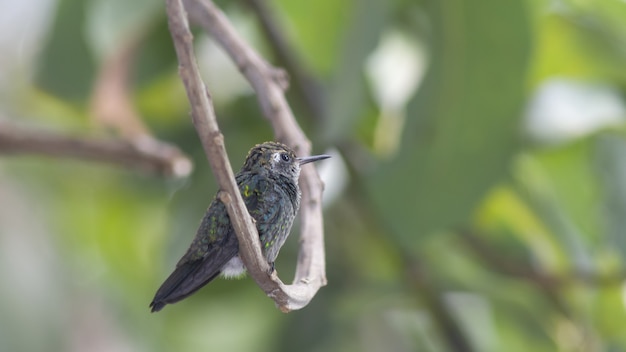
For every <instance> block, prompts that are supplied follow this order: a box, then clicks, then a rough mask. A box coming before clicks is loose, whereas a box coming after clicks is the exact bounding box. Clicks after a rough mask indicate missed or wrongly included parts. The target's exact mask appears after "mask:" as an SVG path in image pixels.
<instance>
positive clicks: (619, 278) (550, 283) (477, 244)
mask: <svg viewBox="0 0 626 352" xmlns="http://www.w3.org/2000/svg"><path fill="white" fill-rule="evenodd" d="M459 234H460V239H461V240H462V241H463V243H464V244H465V246H466V247H467V248H468V249H470V250H471V251H472V252H474V253H475V254H476V258H478V259H479V260H480V261H481V262H483V264H485V265H486V266H487V267H488V268H489V269H491V270H494V271H496V272H499V273H501V274H504V275H508V276H513V277H516V278H520V279H523V280H526V281H529V282H531V283H534V284H535V285H537V286H541V287H547V288H550V289H560V288H564V287H567V286H570V285H573V284H575V283H582V284H585V285H589V286H594V287H598V286H614V285H621V284H622V283H623V282H624V280H626V273H624V272H617V273H613V274H603V275H600V274H598V273H589V272H587V273H582V272H571V273H566V274H561V275H557V274H551V273H547V272H541V271H538V270H537V269H535V268H533V267H532V266H531V265H530V264H525V263H520V262H518V261H512V260H511V259H510V258H507V257H504V256H502V255H501V254H500V252H499V251H498V250H497V249H496V248H493V246H491V245H490V244H488V243H487V242H486V241H484V240H483V239H481V238H480V237H479V236H477V235H476V234H474V233H472V232H471V231H469V230H461V231H460V233H459Z"/></svg>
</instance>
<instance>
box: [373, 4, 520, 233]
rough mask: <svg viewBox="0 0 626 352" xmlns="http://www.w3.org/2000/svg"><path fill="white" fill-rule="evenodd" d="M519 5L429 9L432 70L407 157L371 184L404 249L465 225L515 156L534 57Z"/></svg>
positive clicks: (413, 118)
mask: <svg viewBox="0 0 626 352" xmlns="http://www.w3.org/2000/svg"><path fill="white" fill-rule="evenodd" d="M524 4H525V2H523V1H507V2H502V1H498V0H491V1H481V2H472V3H469V2H465V1H459V0H455V1H443V2H437V1H433V2H431V3H429V7H428V8H427V11H428V14H427V15H428V16H429V17H430V18H432V21H433V22H432V26H433V38H432V43H431V53H432V55H431V60H430V62H431V66H430V68H429V71H428V72H427V74H426V77H425V80H424V82H423V85H422V88H421V90H420V91H419V92H418V94H417V97H416V98H415V99H414V100H413V101H412V102H411V103H410V104H409V107H408V116H407V121H406V123H405V128H404V130H403V135H402V142H401V150H400V152H399V154H398V155H397V156H396V158H395V159H393V160H391V161H390V162H387V163H384V164H383V165H381V167H379V168H378V169H377V171H376V172H375V173H374V174H372V175H371V176H370V177H369V180H368V188H369V191H370V194H371V196H372V199H373V201H374V202H375V204H376V206H377V208H378V210H379V212H380V214H381V216H382V217H383V219H384V220H385V221H386V223H387V224H388V226H389V227H390V228H391V229H392V231H393V234H394V235H395V236H397V237H398V238H400V239H402V240H403V241H406V242H409V243H410V242H412V243H415V239H416V238H418V237H420V236H424V235H426V234H428V233H430V232H433V231H435V230H440V229H443V228H446V227H449V226H454V225H458V224H459V223H460V222H463V221H465V220H466V219H467V218H468V217H469V216H470V215H471V212H472V208H473V207H474V206H475V205H476V204H477V202H478V201H479V200H480V199H481V198H482V197H483V195H484V194H485V192H486V191H487V190H488V189H489V188H490V187H491V186H492V185H494V183H496V182H498V181H499V180H501V179H502V177H503V176H504V175H505V173H506V169H507V166H508V165H509V163H510V159H511V157H512V156H513V155H514V154H515V153H516V151H517V150H518V147H519V128H518V126H519V124H520V117H521V110H522V103H523V101H524V81H525V73H526V66H527V59H528V56H529V44H530V43H529V29H528V23H527V18H526V14H525V8H524Z"/></svg>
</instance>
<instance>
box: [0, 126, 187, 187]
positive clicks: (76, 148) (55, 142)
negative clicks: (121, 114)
mask: <svg viewBox="0 0 626 352" xmlns="http://www.w3.org/2000/svg"><path fill="white" fill-rule="evenodd" d="M0 153H2V154H37V155H45V156H53V157H68V158H75V159H82V160H88V161H101V162H107V163H111V164H116V165H119V166H123V167H126V168H128V167H130V168H134V169H138V170H142V171H145V172H151V173H158V174H162V175H166V176H174V177H185V176H187V175H189V173H190V172H191V170H192V168H193V165H192V163H191V161H190V160H189V159H188V158H187V157H186V156H185V155H184V154H183V153H181V152H180V150H179V149H178V148H176V147H174V146H172V145H170V144H167V143H165V142H161V141H158V140H156V139H154V138H151V137H149V136H145V137H143V138H138V139H135V140H133V141H132V142H130V141H127V140H121V139H100V140H97V139H87V138H80V137H72V136H66V135H61V134H57V133H52V132H48V131H41V130H34V129H32V128H25V127H17V126H15V125H13V124H11V123H9V122H5V121H0Z"/></svg>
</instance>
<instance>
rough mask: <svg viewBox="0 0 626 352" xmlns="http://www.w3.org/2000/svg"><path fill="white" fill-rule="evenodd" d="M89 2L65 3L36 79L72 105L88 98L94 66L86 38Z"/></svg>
mask: <svg viewBox="0 0 626 352" xmlns="http://www.w3.org/2000/svg"><path fill="white" fill-rule="evenodd" d="M86 3H87V2H86V1H83V0H62V1H60V2H59V4H58V9H57V16H56V17H55V21H54V24H53V26H52V28H51V31H50V33H51V34H50V37H49V38H48V40H47V42H46V43H45V46H44V49H43V52H42V55H41V57H40V62H41V65H40V67H39V71H38V74H37V77H36V81H37V83H38V84H39V85H40V86H41V87H42V88H43V89H45V90H47V91H49V92H51V93H53V94H55V95H58V96H61V97H63V98H65V99H69V100H73V101H82V100H84V99H86V98H87V96H88V95H89V92H90V90H91V84H92V80H93V75H94V63H93V58H92V57H91V53H90V52H89V49H88V47H87V44H86V42H85V36H84V31H83V30H84V27H85V25H84V23H85V8H86Z"/></svg>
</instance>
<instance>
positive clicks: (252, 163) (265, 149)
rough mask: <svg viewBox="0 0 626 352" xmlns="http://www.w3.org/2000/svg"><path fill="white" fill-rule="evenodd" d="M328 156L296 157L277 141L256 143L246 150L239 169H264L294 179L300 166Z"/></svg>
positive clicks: (328, 156)
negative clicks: (244, 159) (246, 153)
mask: <svg viewBox="0 0 626 352" xmlns="http://www.w3.org/2000/svg"><path fill="white" fill-rule="evenodd" d="M327 158H330V155H314V156H309V157H303V158H298V157H296V154H295V153H294V151H293V150H291V148H289V147H287V146H286V145H284V144H282V143H278V142H265V143H262V144H257V145H255V146H254V147H252V149H250V151H249V152H248V156H247V157H246V161H245V163H244V165H243V167H242V168H241V171H259V170H264V171H267V172H270V173H277V174H281V175H283V176H287V177H289V178H291V179H293V180H294V181H297V180H298V177H299V176H300V166H302V165H304V164H307V163H310V162H313V161H318V160H323V159H327Z"/></svg>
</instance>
